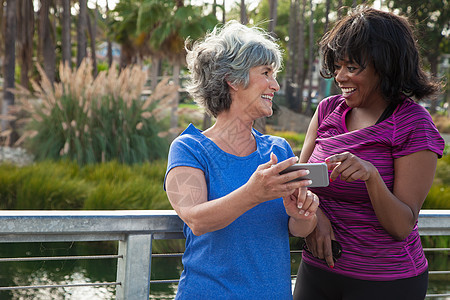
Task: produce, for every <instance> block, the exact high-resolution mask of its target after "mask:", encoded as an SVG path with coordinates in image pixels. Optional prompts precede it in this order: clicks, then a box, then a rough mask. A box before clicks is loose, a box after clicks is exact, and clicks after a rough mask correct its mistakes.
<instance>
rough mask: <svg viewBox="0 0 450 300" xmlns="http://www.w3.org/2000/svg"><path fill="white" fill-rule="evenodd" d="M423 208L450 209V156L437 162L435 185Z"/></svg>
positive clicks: (445, 156)
mask: <svg viewBox="0 0 450 300" xmlns="http://www.w3.org/2000/svg"><path fill="white" fill-rule="evenodd" d="M423 208H429V209H435V208H439V209H450V155H448V154H447V155H444V156H443V157H442V158H441V159H439V160H438V162H437V167H436V174H435V176H434V181H433V185H432V187H431V189H430V191H429V192H428V195H427V198H426V200H425V202H424V204H423Z"/></svg>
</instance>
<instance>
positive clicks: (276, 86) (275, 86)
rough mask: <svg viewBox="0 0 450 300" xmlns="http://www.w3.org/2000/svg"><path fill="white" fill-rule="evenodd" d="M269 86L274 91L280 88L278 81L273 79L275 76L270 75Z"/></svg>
mask: <svg viewBox="0 0 450 300" xmlns="http://www.w3.org/2000/svg"><path fill="white" fill-rule="evenodd" d="M270 88H271V89H272V90H274V91H275V92H278V91H279V90H280V85H279V84H278V81H277V80H276V79H275V77H272V78H271V80H270Z"/></svg>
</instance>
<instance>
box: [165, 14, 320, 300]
mask: <svg viewBox="0 0 450 300" xmlns="http://www.w3.org/2000/svg"><path fill="white" fill-rule="evenodd" d="M187 48H188V47H187ZM187 52H188V54H187V63H188V67H189V70H190V72H191V81H190V84H189V86H188V90H189V92H190V93H191V95H192V96H193V97H194V99H195V100H196V101H197V103H199V104H200V105H202V106H203V107H204V108H205V109H206V111H207V112H209V113H210V114H212V115H213V116H214V117H215V118H216V122H215V124H214V125H213V126H212V127H211V128H209V129H207V130H205V131H200V130H198V129H197V128H195V127H194V126H193V125H192V124H191V125H189V126H188V128H187V129H186V130H185V131H184V132H183V133H182V134H181V135H180V136H179V137H178V138H177V139H175V140H174V142H173V143H172V145H171V148H170V152H169V158H168V167H167V172H166V178H165V189H166V192H167V195H168V198H169V200H170V203H171V204H172V207H173V208H174V210H175V211H176V212H177V214H178V215H179V216H180V218H181V219H182V220H183V221H184V222H185V226H184V234H185V236H186V251H185V253H184V256H183V265H184V271H183V273H182V274H181V279H180V283H179V286H178V293H177V299H291V298H292V292H291V278H290V254H289V233H291V234H292V235H295V236H306V235H308V234H309V233H310V232H311V231H312V230H313V229H314V227H315V226H316V215H315V212H316V210H317V207H318V204H319V203H318V198H317V196H315V195H314V194H312V193H310V192H308V191H307V189H306V188H305V186H307V185H308V184H310V182H309V181H308V180H303V181H296V182H290V181H291V180H292V179H294V178H295V177H299V176H304V175H306V171H305V170H301V171H296V172H292V173H288V174H284V175H280V174H279V173H280V171H282V170H284V169H285V168H287V167H288V166H290V165H293V164H294V163H296V162H297V160H298V158H296V157H294V154H293V152H292V150H291V148H290V146H289V144H288V143H287V142H286V141H285V140H284V139H282V138H279V137H273V136H268V135H263V134H261V133H259V132H257V131H256V130H255V129H253V128H252V125H253V122H254V121H255V120H256V119H257V118H261V117H267V116H270V115H272V99H273V97H274V93H275V92H277V91H278V90H279V85H278V82H277V81H276V79H275V76H276V73H277V71H278V70H279V69H280V67H281V52H280V49H279V46H278V45H277V44H276V43H275V42H274V40H273V39H272V38H271V37H270V35H268V34H267V33H266V32H264V31H263V30H261V29H258V28H256V27H253V28H249V27H246V26H244V25H241V24H239V23H237V22H229V23H227V24H226V25H225V26H223V27H221V28H215V29H214V30H213V31H212V32H211V33H210V34H208V35H206V37H205V38H204V39H203V40H201V41H197V42H195V43H194V44H193V46H192V47H191V48H190V49H187Z"/></svg>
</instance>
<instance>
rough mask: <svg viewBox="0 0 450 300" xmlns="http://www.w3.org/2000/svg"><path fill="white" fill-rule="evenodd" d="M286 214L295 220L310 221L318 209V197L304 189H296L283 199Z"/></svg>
mask: <svg viewBox="0 0 450 300" xmlns="http://www.w3.org/2000/svg"><path fill="white" fill-rule="evenodd" d="M283 202H284V207H285V209H286V212H287V214H288V215H289V216H290V217H292V218H294V219H296V220H300V219H303V220H304V219H311V218H313V217H314V216H315V215H316V211H317V208H318V207H319V197H317V195H316V194H314V193H313V192H311V191H309V190H308V189H307V188H306V187H303V188H299V189H297V190H296V191H295V192H294V193H293V194H291V195H290V196H288V197H284V198H283Z"/></svg>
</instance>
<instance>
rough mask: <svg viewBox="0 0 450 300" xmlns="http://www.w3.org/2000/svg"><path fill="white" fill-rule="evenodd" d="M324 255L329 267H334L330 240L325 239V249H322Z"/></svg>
mask: <svg viewBox="0 0 450 300" xmlns="http://www.w3.org/2000/svg"><path fill="white" fill-rule="evenodd" d="M324 257H325V261H326V262H327V265H328V266H329V267H330V268H333V267H334V260H333V250H332V247H331V240H330V239H327V241H326V245H325V249H324Z"/></svg>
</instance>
